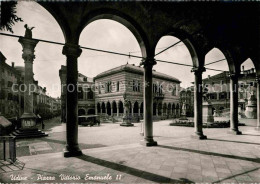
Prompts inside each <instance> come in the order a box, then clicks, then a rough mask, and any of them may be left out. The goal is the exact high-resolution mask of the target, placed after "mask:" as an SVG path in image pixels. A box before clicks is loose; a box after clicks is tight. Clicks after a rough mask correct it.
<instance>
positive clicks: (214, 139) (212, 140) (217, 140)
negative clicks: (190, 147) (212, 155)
mask: <svg viewBox="0 0 260 184" xmlns="http://www.w3.org/2000/svg"><path fill="white" fill-rule="evenodd" d="M208 140H212V141H223V142H234V143H242V144H254V145H260V144H259V143H253V142H242V141H230V140H223V139H210V138H208Z"/></svg>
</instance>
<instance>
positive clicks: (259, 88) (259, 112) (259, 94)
mask: <svg viewBox="0 0 260 184" xmlns="http://www.w3.org/2000/svg"><path fill="white" fill-rule="evenodd" d="M256 82H257V89H256V100H257V125H256V130H258V131H260V77H259V78H257V79H256Z"/></svg>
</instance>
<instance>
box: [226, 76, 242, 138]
mask: <svg viewBox="0 0 260 184" xmlns="http://www.w3.org/2000/svg"><path fill="white" fill-rule="evenodd" d="M228 133H230V134H235V135H240V134H242V133H241V132H240V131H239V130H238V75H236V74H230V130H229V131H228Z"/></svg>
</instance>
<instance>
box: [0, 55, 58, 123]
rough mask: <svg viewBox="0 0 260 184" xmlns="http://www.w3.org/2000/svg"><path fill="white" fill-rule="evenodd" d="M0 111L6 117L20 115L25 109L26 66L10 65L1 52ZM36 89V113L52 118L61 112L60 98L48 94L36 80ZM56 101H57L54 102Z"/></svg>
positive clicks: (34, 100)
mask: <svg viewBox="0 0 260 184" xmlns="http://www.w3.org/2000/svg"><path fill="white" fill-rule="evenodd" d="M0 61H1V62H0V71H1V72H0V80H1V82H0V112H1V114H2V115H3V116H5V117H6V118H13V117H20V116H21V115H22V114H23V109H24V93H23V91H24V86H23V85H22V84H23V81H24V74H25V73H24V67H23V66H14V62H12V66H9V65H8V64H7V63H6V58H5V56H4V55H3V54H2V52H0ZM34 84H35V86H36V90H35V92H34V94H33V111H34V113H35V114H38V113H39V114H40V115H41V116H42V117H43V118H51V117H53V116H56V115H58V114H59V112H58V110H57V111H56V112H54V110H53V108H54V107H53V106H56V107H55V109H60V108H59V107H57V106H60V104H57V103H60V100H58V101H57V102H56V99H54V98H52V97H50V96H48V95H46V88H42V87H41V86H39V85H38V81H35V80H34ZM54 101H55V102H54Z"/></svg>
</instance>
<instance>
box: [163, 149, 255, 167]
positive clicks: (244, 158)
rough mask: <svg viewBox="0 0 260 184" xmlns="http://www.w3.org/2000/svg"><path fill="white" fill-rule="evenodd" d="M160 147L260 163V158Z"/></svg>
mask: <svg viewBox="0 0 260 184" xmlns="http://www.w3.org/2000/svg"><path fill="white" fill-rule="evenodd" d="M158 147H160V148H166V149H172V150H179V151H187V152H192V153H199V154H203V155H213V156H219V157H225V158H232V159H238V160H245V161H250V162H255V163H260V159H259V158H248V157H241V156H235V155H227V154H222V153H214V152H208V151H200V150H193V149H188V148H180V147H174V146H165V145H158Z"/></svg>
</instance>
